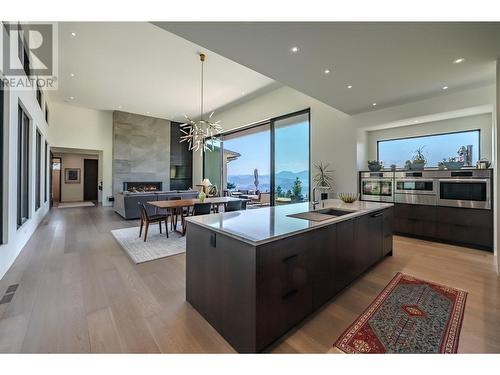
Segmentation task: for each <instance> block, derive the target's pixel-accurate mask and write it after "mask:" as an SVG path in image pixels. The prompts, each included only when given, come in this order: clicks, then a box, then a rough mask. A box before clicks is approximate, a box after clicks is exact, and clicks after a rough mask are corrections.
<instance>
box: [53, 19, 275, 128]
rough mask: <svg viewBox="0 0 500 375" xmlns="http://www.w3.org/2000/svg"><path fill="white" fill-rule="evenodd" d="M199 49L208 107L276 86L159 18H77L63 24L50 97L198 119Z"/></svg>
mask: <svg viewBox="0 0 500 375" xmlns="http://www.w3.org/2000/svg"><path fill="white" fill-rule="evenodd" d="M73 32H74V33H76V36H75V37H73V36H72V35H71V33H73ZM199 52H204V53H205V54H206V55H207V60H206V62H205V109H206V111H207V112H208V111H210V110H213V109H216V108H220V107H223V106H227V105H229V104H230V103H232V102H235V101H240V100H241V99H242V97H246V96H252V95H256V94H257V93H259V92H264V91H267V90H270V89H272V88H275V87H276V83H275V82H274V81H273V80H271V79H269V78H267V77H265V76H263V75H262V74H260V73H256V72H254V71H252V70H250V69H248V68H246V67H244V66H242V65H239V64H237V63H235V62H233V61H231V60H228V59H227V58H225V57H222V56H219V55H217V54H215V53H212V52H210V51H208V50H207V49H205V48H201V47H200V46H198V45H196V44H193V43H191V42H189V41H187V40H185V39H183V38H180V37H178V36H176V35H174V34H171V33H170V32H167V31H165V30H162V29H160V28H158V27H157V26H155V25H153V24H151V23H147V22H106V23H96V22H81V23H80V22H69V23H59V90H57V91H53V92H50V94H49V95H50V96H51V99H52V100H56V101H66V102H70V103H71V104H72V105H76V106H82V107H87V108H94V109H99V110H118V109H120V110H123V111H128V112H133V113H139V114H143V115H149V116H155V117H160V118H166V119H171V120H177V121H182V120H184V114H187V115H190V116H195V117H196V116H198V115H199V111H200V79H201V78H200V74H201V73H200V69H201V66H200V61H199V57H198V53H199ZM71 73H73V74H74V75H75V76H74V77H71ZM70 97H73V98H74V99H73V100H71V99H70ZM148 112H149V113H148Z"/></svg>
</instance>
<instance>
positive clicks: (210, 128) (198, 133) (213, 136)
mask: <svg viewBox="0 0 500 375" xmlns="http://www.w3.org/2000/svg"><path fill="white" fill-rule="evenodd" d="M200 61H201V108H200V119H199V120H198V121H196V120H193V119H191V118H189V117H188V116H187V115H186V116H184V117H186V120H187V122H185V123H184V124H181V125H180V128H181V132H182V133H183V134H184V135H183V136H181V140H180V142H181V143H182V142H187V143H188V146H189V150H190V151H191V150H194V151H198V150H199V149H200V148H201V149H202V150H203V152H205V151H213V150H214V143H216V142H217V141H218V140H219V138H218V135H219V134H220V133H221V132H222V130H223V129H222V126H221V125H220V124H219V121H216V122H212V117H213V115H214V112H212V113H211V114H210V116H209V117H208V119H206V120H204V119H203V104H204V103H203V99H204V98H203V88H204V86H203V84H204V82H203V79H204V77H203V64H204V62H205V55H204V54H203V53H200Z"/></svg>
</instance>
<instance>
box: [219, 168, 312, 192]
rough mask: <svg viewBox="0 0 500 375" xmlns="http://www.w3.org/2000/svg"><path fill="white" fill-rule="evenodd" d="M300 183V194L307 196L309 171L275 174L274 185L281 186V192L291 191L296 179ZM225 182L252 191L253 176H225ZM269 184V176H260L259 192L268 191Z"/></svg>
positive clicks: (253, 187) (253, 186)
mask: <svg viewBox="0 0 500 375" xmlns="http://www.w3.org/2000/svg"><path fill="white" fill-rule="evenodd" d="M297 177H298V178H299V180H301V181H302V194H303V195H308V191H309V171H301V172H291V171H281V172H278V173H276V177H275V183H276V187H278V186H281V189H282V190H283V191H285V192H286V191H287V190H292V187H293V183H294V181H295V179H296V178H297ZM227 181H228V182H232V183H233V184H235V185H236V189H245V190H254V189H255V185H254V176H253V174H240V175H229V176H227ZM270 189H271V183H270V176H269V175H268V174H267V175H261V176H259V190H260V191H270Z"/></svg>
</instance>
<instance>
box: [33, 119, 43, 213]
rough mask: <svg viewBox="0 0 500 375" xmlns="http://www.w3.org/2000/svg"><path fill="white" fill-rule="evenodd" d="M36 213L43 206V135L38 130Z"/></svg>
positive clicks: (36, 137)
mask: <svg viewBox="0 0 500 375" xmlns="http://www.w3.org/2000/svg"><path fill="white" fill-rule="evenodd" d="M35 161H36V165H35V211H38V210H39V209H40V207H41V206H42V133H41V132H40V129H38V128H37V129H36V133H35Z"/></svg>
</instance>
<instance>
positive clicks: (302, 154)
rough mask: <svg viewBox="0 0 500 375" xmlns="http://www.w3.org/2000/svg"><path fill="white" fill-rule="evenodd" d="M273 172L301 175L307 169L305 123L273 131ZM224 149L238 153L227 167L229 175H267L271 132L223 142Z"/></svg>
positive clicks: (307, 155) (306, 128)
mask: <svg viewBox="0 0 500 375" xmlns="http://www.w3.org/2000/svg"><path fill="white" fill-rule="evenodd" d="M275 134H276V146H275V148H276V149H275V151H276V171H277V172H280V171H291V172H301V171H304V170H307V169H309V128H308V126H307V122H302V123H299V124H296V125H292V126H286V127H283V128H279V127H277V128H276V133H275ZM224 148H226V149H228V150H231V151H236V152H238V153H240V154H241V155H242V156H240V157H239V158H238V159H237V160H234V161H231V162H230V163H229V164H228V175H243V174H253V170H254V168H257V169H258V170H259V174H260V175H265V174H269V173H270V171H269V168H270V160H269V159H270V154H271V149H270V132H269V131H266V132H259V133H256V134H251V135H246V136H243V137H238V138H234V139H231V140H227V141H224Z"/></svg>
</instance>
